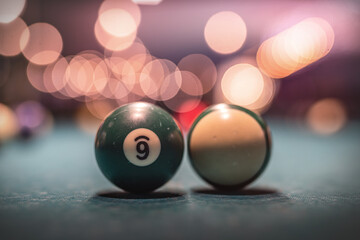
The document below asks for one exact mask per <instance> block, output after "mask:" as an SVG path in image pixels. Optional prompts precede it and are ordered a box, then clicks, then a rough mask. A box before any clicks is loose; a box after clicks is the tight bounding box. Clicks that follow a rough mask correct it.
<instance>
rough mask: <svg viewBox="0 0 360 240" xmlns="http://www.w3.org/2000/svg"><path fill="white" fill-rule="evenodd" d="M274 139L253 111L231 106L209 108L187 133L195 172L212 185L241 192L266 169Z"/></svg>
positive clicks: (221, 105)
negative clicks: (272, 139)
mask: <svg viewBox="0 0 360 240" xmlns="http://www.w3.org/2000/svg"><path fill="white" fill-rule="evenodd" d="M270 150H271V137H270V132H269V129H268V127H267V125H266V123H265V121H264V120H263V119H262V118H261V117H260V116H258V115H257V114H255V113H254V112H252V111H250V110H248V109H245V108H242V107H239V106H235V105H229V104H218V105H214V106H212V107H209V108H208V109H206V110H205V111H204V112H202V113H201V114H200V115H199V116H198V117H197V118H196V120H195V121H194V123H193V125H192V126H191V128H190V131H189V134H188V153H189V158H190V162H191V164H192V166H193V167H194V169H195V171H196V172H197V173H198V174H199V175H200V176H201V177H202V178H203V179H204V180H205V181H206V182H208V183H210V184H211V185H213V186H215V187H217V188H220V189H221V188H222V189H239V188H242V187H244V186H246V185H248V184H249V183H251V182H252V181H254V180H255V179H256V178H257V177H258V176H259V175H260V174H261V173H262V172H263V171H264V169H265V167H266V165H267V163H268V161H269V158H270Z"/></svg>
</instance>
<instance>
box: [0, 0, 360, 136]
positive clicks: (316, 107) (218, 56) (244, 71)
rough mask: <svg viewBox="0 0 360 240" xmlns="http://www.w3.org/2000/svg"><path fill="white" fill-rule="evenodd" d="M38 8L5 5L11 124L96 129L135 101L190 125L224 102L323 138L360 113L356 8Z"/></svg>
mask: <svg viewBox="0 0 360 240" xmlns="http://www.w3.org/2000/svg"><path fill="white" fill-rule="evenodd" d="M29 4H30V3H27V4H26V2H25V0H16V1H15V0H13V1H7V0H4V1H2V2H1V3H0V6H1V7H0V13H1V14H0V101H1V102H2V103H5V104H6V106H5V105H1V106H2V109H5V110H2V112H3V116H0V117H2V119H7V120H6V121H5V120H3V122H2V127H3V129H6V127H4V126H7V125H9V129H16V127H12V126H11V124H15V123H16V124H15V125H17V124H18V123H19V124H20V125H24V121H25V122H26V121H28V120H26V119H30V116H31V117H32V118H33V120H34V119H35V120H36V119H40V117H39V116H41V114H38V113H39V112H43V113H44V116H46V117H45V118H46V119H51V118H52V117H51V116H52V114H50V112H51V113H53V114H54V118H55V121H56V120H57V119H62V117H65V118H71V119H72V120H74V121H75V122H76V124H77V126H79V127H80V128H81V129H82V130H84V131H86V132H89V133H91V134H93V133H94V129H93V128H94V125H97V124H98V123H99V122H100V121H101V120H102V119H104V118H105V117H106V116H107V114H109V113H110V112H111V111H112V110H114V109H115V108H117V107H118V106H120V105H122V104H125V103H129V102H134V101H146V102H152V103H155V104H157V105H160V106H161V107H163V108H165V109H166V110H168V111H169V112H171V113H172V114H173V115H174V116H176V118H177V119H178V120H179V122H180V124H181V125H182V126H183V127H184V129H185V130H187V129H188V128H189V126H190V124H191V122H192V121H193V119H194V118H195V117H196V115H197V114H199V113H200V112H201V111H202V110H203V109H204V108H205V107H207V106H209V105H211V104H213V103H222V102H225V103H231V104H236V105H240V106H243V107H246V108H248V109H251V110H253V111H255V112H257V113H259V114H262V115H266V117H268V116H269V117H283V116H287V117H290V119H295V118H296V119H301V121H303V122H306V123H307V125H308V126H309V128H310V129H311V130H312V131H314V132H316V133H318V134H322V135H329V134H333V133H336V132H338V131H339V130H340V129H341V128H342V127H344V126H346V123H347V122H348V121H350V120H351V119H352V118H359V117H360V110H359V109H360V108H359V107H358V102H359V101H360V99H359V95H358V91H359V85H358V81H357V79H359V76H360V73H359V70H358V68H356V67H354V66H357V65H358V64H359V60H358V59H359V54H360V45H359V43H358V39H359V37H360V30H359V29H360V17H359V15H358V11H356V10H354V9H357V8H356V7H357V6H358V4H356V3H353V2H351V3H350V2H349V4H348V5H345V4H341V3H338V2H334V3H333V4H332V5H328V4H327V3H325V2H316V3H307V2H306V3H303V2H293V1H284V3H283V4H282V7H281V8H278V6H279V3H278V2H274V1H261V3H259V2H241V3H239V4H238V5H234V4H233V2H232V1H221V3H220V2H218V1H208V2H207V5H206V7H205V5H202V4H203V3H202V2H201V1H194V3H190V2H188V1H160V0H139V1H131V0H104V1H87V3H86V4H84V3H83V1H80V2H76V3H75V2H67V1H66V2H64V1H45V0H40V1H36V2H31V5H29ZM3 6H5V7H3ZM200 6H201V7H200ZM226 9H231V11H226ZM65 10H66V14H65ZM255 13H256V14H255ZM21 53H22V54H21ZM280 85H281V88H280ZM320 97H321V99H323V100H319V101H318V102H316V101H315V100H316V99H319V98H320ZM24 109H26V110H24ZM39 109H42V110H39ZM12 111H15V112H16V114H15V115H14V113H12ZM11 113H12V115H11ZM11 116H13V117H14V116H15V118H17V119H16V120H14V123H10V121H9V119H11V118H12V117H11ZM87 118H88V124H87V123H86V122H87V120H86V119H87ZM35 120H34V121H35ZM45 122H51V120H46V121H45ZM45 125H47V126H51V124H50V123H48V124H45ZM20 128H21V126H20ZM23 129H24V127H23ZM9 132H11V133H13V134H14V132H16V131H14V130H9ZM2 135H3V136H5V135H6V136H10V135H11V134H8V133H2ZM6 138H9V137H6Z"/></svg>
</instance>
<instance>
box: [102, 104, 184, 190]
mask: <svg viewBox="0 0 360 240" xmlns="http://www.w3.org/2000/svg"><path fill="white" fill-rule="evenodd" d="M183 152H184V139H183V135H182V132H181V130H180V128H179V126H178V124H177V122H176V121H175V120H174V119H173V117H172V116H171V115H170V114H169V113H168V112H166V111H165V110H163V109H161V108H160V107H157V106H155V105H153V104H150V103H145V102H135V103H130V104H127V105H124V106H121V107H119V108H118V109H116V110H115V111H113V112H112V113H111V114H110V115H109V116H108V117H107V118H106V119H105V120H104V122H103V123H102V124H101V126H100V128H99V130H98V132H97V135H96V139H95V155H96V160H97V163H98V165H99V168H100V170H101V171H102V173H103V174H104V175H105V177H106V178H107V179H108V180H110V181H111V182H112V183H113V184H115V185H116V186H118V187H119V188H122V189H123V190H125V191H128V192H133V193H145V192H151V191H153V190H155V189H157V188H159V187H161V186H162V185H164V184H165V183H166V182H167V181H169V180H170V178H171V177H172V176H173V175H174V174H175V172H176V170H177V169H178V168H179V166H180V163H181V160H182V157H183Z"/></svg>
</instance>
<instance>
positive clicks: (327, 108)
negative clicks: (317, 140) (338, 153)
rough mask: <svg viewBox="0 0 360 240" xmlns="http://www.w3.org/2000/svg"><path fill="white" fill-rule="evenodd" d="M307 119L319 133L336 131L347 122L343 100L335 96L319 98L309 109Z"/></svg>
mask: <svg viewBox="0 0 360 240" xmlns="http://www.w3.org/2000/svg"><path fill="white" fill-rule="evenodd" d="M306 121H307V123H308V126H309V127H310V129H311V130H313V131H314V132H316V133H318V134H322V135H330V134H333V133H336V132H337V131H339V130H340V129H341V128H343V127H344V125H345V124H346V121H347V113H346V109H345V106H344V104H343V103H342V102H341V101H339V100H337V99H334V98H326V99H322V100H319V101H317V102H315V103H314V104H313V105H312V106H311V107H310V109H309V110H308V112H307V114H306Z"/></svg>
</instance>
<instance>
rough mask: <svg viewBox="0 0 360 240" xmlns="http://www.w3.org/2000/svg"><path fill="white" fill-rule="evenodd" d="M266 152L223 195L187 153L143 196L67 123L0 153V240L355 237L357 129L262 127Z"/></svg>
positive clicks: (359, 227)
mask: <svg viewBox="0 0 360 240" xmlns="http://www.w3.org/2000/svg"><path fill="white" fill-rule="evenodd" d="M269 126H270V128H271V130H272V136H273V151H272V156H271V159H270V163H269V165H268V167H267V169H266V170H265V172H264V174H263V175H261V176H260V178H259V179H258V180H256V181H255V182H254V183H253V184H251V185H250V186H249V187H248V188H246V189H244V190H242V191H238V192H233V193H223V192H218V191H216V190H213V189H212V188H211V187H209V186H208V185H207V184H206V183H204V182H203V181H202V180H201V179H199V177H198V176H197V175H196V174H195V173H194V171H193V170H192V169H191V166H190V164H189V160H188V157H187V154H185V155H184V159H183V162H182V165H181V167H180V169H179V170H178V172H177V173H176V175H175V177H174V178H173V179H172V180H171V181H170V182H169V183H168V184H166V185H165V186H164V187H162V188H161V189H160V190H158V191H157V192H155V193H153V194H150V195H140V196H139V195H132V194H127V193H124V192H122V191H120V190H119V189H117V188H116V187H114V186H113V185H111V183H109V182H108V181H107V180H106V179H105V178H104V177H103V176H102V174H101V172H100V170H99V168H98V167H97V164H96V161H95V157H94V136H93V135H90V134H88V133H84V132H82V131H80V130H79V129H77V128H76V127H75V125H74V124H72V123H69V122H67V123H59V124H56V125H55V128H54V129H53V130H52V132H50V133H48V134H47V135H44V136H37V137H35V138H33V139H31V140H14V141H11V142H7V143H5V144H3V145H2V146H1V147H0V239H13V238H26V239H50V238H52V239H70V238H71V239H98V238H104V239H105V238H107V239H109V238H112V239H114V238H116V239H121V238H122V239H125V237H126V239H138V238H146V239H159V238H167V239H184V238H187V239H240V238H244V239H256V238H265V239H272V238H274V239H275V238H278V239H289V238H291V239H306V238H327V239H339V238H348V239H350V238H351V239H359V237H360V174H359V172H360V123H359V122H350V123H349V124H348V125H347V127H346V128H345V129H343V130H342V131H340V132H339V133H337V134H335V135H332V136H329V137H323V136H318V135H316V134H313V133H311V132H309V131H308V130H306V129H305V128H302V127H299V126H298V125H296V124H293V123H287V122H282V121H279V120H274V119H273V120H271V119H270V121H269Z"/></svg>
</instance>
